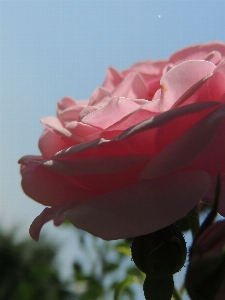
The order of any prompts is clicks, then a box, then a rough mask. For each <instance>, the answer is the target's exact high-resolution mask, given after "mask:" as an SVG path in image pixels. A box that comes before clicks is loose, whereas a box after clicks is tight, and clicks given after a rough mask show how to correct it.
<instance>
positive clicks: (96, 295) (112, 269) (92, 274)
mask: <svg viewBox="0 0 225 300" xmlns="http://www.w3.org/2000/svg"><path fill="white" fill-rule="evenodd" d="M78 240H79V246H80V249H81V251H82V253H83V255H84V257H85V259H86V264H84V263H82V262H81V261H75V263H74V282H75V293H76V296H77V298H76V299H78V300H90V299H93V300H111V299H112V300H113V299H114V300H119V299H123V300H126V299H127V300H134V299H136V294H135V291H134V289H133V286H132V283H135V284H137V283H138V284H142V285H143V282H144V275H143V273H142V272H141V271H140V270H139V269H137V267H136V266H135V265H134V263H133V262H132V261H131V255H130V254H131V251H130V241H129V240H118V241H110V242H109V241H103V240H102V239H99V238H96V237H94V236H92V235H90V234H88V233H87V232H83V231H79V232H78Z"/></svg>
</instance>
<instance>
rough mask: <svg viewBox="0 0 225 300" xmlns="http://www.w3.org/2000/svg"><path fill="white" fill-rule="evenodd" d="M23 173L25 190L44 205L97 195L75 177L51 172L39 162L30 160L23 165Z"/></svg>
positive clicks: (59, 203) (53, 204) (55, 204)
mask: <svg viewBox="0 0 225 300" xmlns="http://www.w3.org/2000/svg"><path fill="white" fill-rule="evenodd" d="M25 158H26V159H27V157H25ZM21 174H22V182H21V185H22V188H23V190H24V192H25V193H26V194H27V195H28V196H29V197H31V198H32V199H35V201H37V202H39V203H41V204H44V205H49V206H57V205H62V204H66V203H70V202H73V201H75V200H78V199H81V200H82V199H87V198H89V197H91V196H93V194H95V195H96V193H95V191H91V192H90V191H88V190H87V187H83V186H81V185H80V184H79V183H78V182H77V181H76V180H75V179H74V178H72V177H68V178H67V177H65V176H63V175H60V174H57V173H55V172H51V171H49V170H48V169H46V168H45V167H43V166H42V165H41V164H40V163H39V162H35V161H29V162H28V163H26V165H22V167H21Z"/></svg>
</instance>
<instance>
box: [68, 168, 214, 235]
mask: <svg viewBox="0 0 225 300" xmlns="http://www.w3.org/2000/svg"><path fill="white" fill-rule="evenodd" d="M209 186H210V180H209V176H208V175H207V174H206V173H204V172H200V171H190V172H184V173H176V174H170V175H169V176H165V177H160V178H157V179H154V180H147V181H142V182H139V183H137V184H135V185H133V186H128V187H125V188H124V189H120V190H117V191H114V192H111V193H108V194H105V195H101V196H98V197H96V198H92V199H91V200H90V201H89V202H88V203H87V202H86V203H85V205H81V206H78V207H76V208H74V209H72V208H70V209H67V210H66V211H65V212H64V214H65V215H66V217H67V218H68V219H69V220H70V221H71V222H72V223H73V224H74V225H75V226H76V227H78V228H81V229H83V230H86V231H88V232H90V233H92V234H94V235H96V236H99V237H101V238H103V239H107V240H111V239H120V238H128V237H135V236H139V235H143V234H147V233H150V232H153V231H156V230H159V229H161V228H163V227H165V226H168V225H170V224H171V223H173V222H175V221H177V220H178V219H179V218H181V217H183V216H184V215H185V214H186V213H187V212H188V211H189V210H190V209H191V208H192V207H193V206H194V205H196V204H197V202H198V201H199V200H200V199H201V198H202V197H203V196H204V195H205V194H206V192H207V190H208V188H209ZM162 187H163V189H162ZM168 212H169V213H168Z"/></svg>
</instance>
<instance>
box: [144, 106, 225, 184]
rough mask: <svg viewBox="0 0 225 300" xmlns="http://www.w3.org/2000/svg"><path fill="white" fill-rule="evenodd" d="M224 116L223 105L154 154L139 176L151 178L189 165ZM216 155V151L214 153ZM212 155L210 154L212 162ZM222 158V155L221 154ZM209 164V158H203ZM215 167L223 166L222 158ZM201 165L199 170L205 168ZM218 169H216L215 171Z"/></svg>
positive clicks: (210, 140)
mask: <svg viewBox="0 0 225 300" xmlns="http://www.w3.org/2000/svg"><path fill="white" fill-rule="evenodd" d="M224 118H225V105H222V106H220V107H218V108H217V109H216V110H215V111H213V112H211V113H210V114H208V115H207V116H205V117H204V118H203V119H202V120H200V121H199V122H198V123H196V124H195V125H194V126H192V127H191V128H190V129H189V130H187V131H186V132H184V133H183V134H182V135H181V136H180V137H179V138H178V139H176V140H175V141H174V142H172V143H170V144H169V145H168V146H167V147H166V148H164V149H163V150H162V151H161V152H159V154H158V155H156V156H155V157H154V158H153V159H152V160H151V161H150V162H149V163H148V164H147V165H146V167H145V168H144V169H143V171H142V172H141V174H140V178H142V179H143V178H146V179H147V178H148V179H149V178H153V177H156V176H160V175H162V174H165V173H167V172H171V171H175V170H177V169H180V168H182V167H184V166H187V165H189V164H190V163H191V162H192V161H193V160H194V159H195V158H196V157H197V156H198V155H200V154H201V153H202V152H203V151H204V150H205V149H207V147H208V146H209V145H210V144H211V142H212V141H213V139H214V137H215V136H216V134H217V133H218V130H219V128H220V126H221V124H222V122H223V120H224ZM215 155H216V153H215ZM213 158H214V155H212V161H211V163H212V164H213ZM222 158H224V155H223V156H222ZM204 161H207V162H208V164H209V165H210V159H209V160H204ZM219 163H220V164H219V165H218V166H217V168H223V167H224V163H223V159H220V160H219ZM208 167H209V166H208V165H207V164H206V165H205V166H204V165H203V166H202V168H199V169H200V170H207V168H208ZM219 171H220V170H219V169H217V172H219Z"/></svg>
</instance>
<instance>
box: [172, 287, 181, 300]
mask: <svg viewBox="0 0 225 300" xmlns="http://www.w3.org/2000/svg"><path fill="white" fill-rule="evenodd" d="M173 298H174V299H175V300H182V296H181V294H180V293H179V292H178V290H177V289H176V288H175V287H174V290H173Z"/></svg>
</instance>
